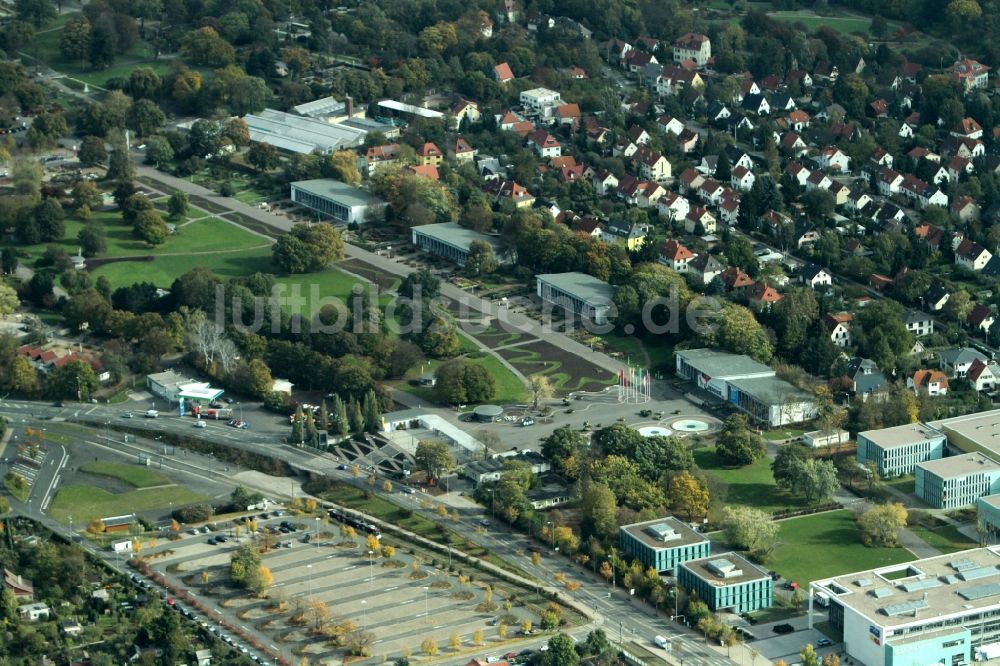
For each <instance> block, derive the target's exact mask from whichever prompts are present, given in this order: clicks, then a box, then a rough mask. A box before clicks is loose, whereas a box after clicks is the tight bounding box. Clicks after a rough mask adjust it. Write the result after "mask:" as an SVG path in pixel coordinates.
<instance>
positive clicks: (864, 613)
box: [809, 547, 1000, 666]
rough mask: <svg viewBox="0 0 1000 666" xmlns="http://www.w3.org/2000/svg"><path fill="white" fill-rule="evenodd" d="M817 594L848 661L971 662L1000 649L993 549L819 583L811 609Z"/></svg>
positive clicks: (895, 664) (999, 578)
mask: <svg viewBox="0 0 1000 666" xmlns="http://www.w3.org/2000/svg"><path fill="white" fill-rule="evenodd" d="M816 593H822V594H824V595H825V596H827V597H828V599H829V601H828V603H827V613H828V621H829V624H830V627H831V628H832V629H833V630H834V631H836V632H838V633H840V634H842V635H843V640H844V645H845V648H846V651H847V654H848V656H849V657H851V658H852V659H853V660H854V661H855V662H858V663H863V664H865V665H866V666H904V665H905V666H911V664H916V665H920V666H922V665H924V664H969V663H972V660H973V658H974V657H976V656H979V651H980V649H981V648H987V647H989V648H992V649H995V646H996V644H997V643H1000V554H998V551H997V549H996V548H995V547H991V548H976V549H973V550H965V551H961V552H958V553H951V554H948V555H940V556H938V557H931V558H927V559H923V560H916V561H913V562H910V563H908V564H897V565H893V566H888V567H880V568H877V569H870V570H867V571H860V572H857V573H852V574H846V575H843V576H837V577H835V578H829V579H824V580H819V581H814V582H813V583H812V584H811V585H810V590H809V594H810V610H812V600H813V597H814V596H815V595H816ZM812 617H813V615H812V613H810V614H809V618H810V619H809V622H810V627H811V626H812V622H813V620H812Z"/></svg>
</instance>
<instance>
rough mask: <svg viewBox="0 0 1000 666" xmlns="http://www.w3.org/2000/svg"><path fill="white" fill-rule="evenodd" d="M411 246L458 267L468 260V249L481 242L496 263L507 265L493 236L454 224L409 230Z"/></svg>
mask: <svg viewBox="0 0 1000 666" xmlns="http://www.w3.org/2000/svg"><path fill="white" fill-rule="evenodd" d="M410 232H411V234H412V240H413V244H414V245H416V246H417V247H419V248H420V249H421V250H423V251H425V252H430V253H431V254H436V255H437V256H439V257H444V258H445V259H447V260H448V261H453V262H455V263H456V264H458V265H459V266H464V265H465V262H466V261H468V259H469V247H470V246H471V245H472V243H473V242H474V241H483V242H484V243H489V244H490V245H491V246H492V247H493V253H494V254H495V255H496V257H497V261H500V262H501V263H508V262H509V260H508V259H506V257H505V256H504V254H503V253H502V252H501V249H500V242H499V241H498V240H497V238H496V237H495V236H487V235H486V234H481V233H479V232H478V231H473V230H472V229H466V228H465V227H463V226H460V225H457V224H455V223H454V222H442V223H440V224H423V225H421V226H419V227H413V228H412V229H411V230H410Z"/></svg>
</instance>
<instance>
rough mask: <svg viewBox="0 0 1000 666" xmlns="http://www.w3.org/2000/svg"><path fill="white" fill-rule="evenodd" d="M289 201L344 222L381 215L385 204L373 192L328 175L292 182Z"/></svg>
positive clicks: (356, 221) (363, 219)
mask: <svg viewBox="0 0 1000 666" xmlns="http://www.w3.org/2000/svg"><path fill="white" fill-rule="evenodd" d="M292 201H294V202H295V203H297V204H300V205H302V206H305V207H306V208H309V209H310V210H314V211H316V212H317V213H319V214H320V215H322V216H326V217H329V218H333V219H334V220H335V221H337V222H343V223H344V224H351V223H352V222H353V223H355V224H362V223H364V222H366V221H368V219H369V218H370V217H371V216H377V215H381V214H382V212H383V210H385V207H386V205H387V204H386V202H384V201H382V200H381V199H379V198H378V197H377V196H375V195H374V194H370V193H369V192H366V191H365V190H362V189H359V188H357V187H353V186H351V185H348V184H347V183H342V182H340V181H339V180H332V179H330V178H315V179H313V180H299V181H296V182H294V183H292Z"/></svg>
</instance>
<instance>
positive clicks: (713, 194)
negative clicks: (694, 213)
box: [697, 178, 723, 206]
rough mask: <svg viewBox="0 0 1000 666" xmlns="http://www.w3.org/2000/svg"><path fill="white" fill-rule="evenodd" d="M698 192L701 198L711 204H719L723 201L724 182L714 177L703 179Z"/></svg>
mask: <svg viewBox="0 0 1000 666" xmlns="http://www.w3.org/2000/svg"><path fill="white" fill-rule="evenodd" d="M697 192H698V196H699V197H701V200H702V201H704V202H706V203H708V204H710V205H713V206H717V205H719V202H720V201H722V194H723V187H722V184H721V183H719V181H717V180H715V179H714V178H708V179H706V180H704V181H702V183H701V185H699V186H698V190H697Z"/></svg>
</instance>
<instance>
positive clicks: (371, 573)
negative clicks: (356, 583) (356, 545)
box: [368, 550, 375, 587]
mask: <svg viewBox="0 0 1000 666" xmlns="http://www.w3.org/2000/svg"><path fill="white" fill-rule="evenodd" d="M374 556H375V551H373V550H369V551H368V587H371V586H372V585H374V580H375V560H374V559H373V557H374Z"/></svg>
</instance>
